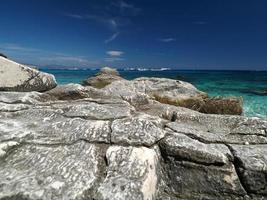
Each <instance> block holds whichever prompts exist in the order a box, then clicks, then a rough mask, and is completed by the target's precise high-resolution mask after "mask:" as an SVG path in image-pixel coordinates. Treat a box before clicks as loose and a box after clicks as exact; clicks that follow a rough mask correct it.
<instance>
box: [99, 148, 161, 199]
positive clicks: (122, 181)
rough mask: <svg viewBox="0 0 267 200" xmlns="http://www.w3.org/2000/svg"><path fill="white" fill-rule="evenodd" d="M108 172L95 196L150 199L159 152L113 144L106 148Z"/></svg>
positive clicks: (155, 191)
mask: <svg viewBox="0 0 267 200" xmlns="http://www.w3.org/2000/svg"><path fill="white" fill-rule="evenodd" d="M106 156H107V161H108V168H107V175H106V177H105V180H104V182H103V183H102V184H101V186H100V187H99V189H98V198H97V199H105V200H106V199H110V200H112V199H114V200H124V199H128V200H134V199H140V200H142V199H143V200H152V199H155V198H156V194H157V184H158V181H159V178H160V177H158V165H159V162H158V155H157V153H156V151H154V150H153V149H148V148H146V147H139V148H137V147H120V146H112V147H109V149H108V150H107V155H106Z"/></svg>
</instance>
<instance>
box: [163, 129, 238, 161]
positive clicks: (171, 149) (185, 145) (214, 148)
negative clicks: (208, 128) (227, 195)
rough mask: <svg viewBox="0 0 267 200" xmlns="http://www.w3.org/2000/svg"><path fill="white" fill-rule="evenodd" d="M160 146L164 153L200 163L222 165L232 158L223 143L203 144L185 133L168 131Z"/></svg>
mask: <svg viewBox="0 0 267 200" xmlns="http://www.w3.org/2000/svg"><path fill="white" fill-rule="evenodd" d="M160 147H161V148H162V149H163V151H164V153H165V154H166V155H169V156H172V157H175V158H179V159H183V160H187V161H191V162H195V163H200V164H213V165H224V164H228V163H229V159H231V160H233V157H232V154H231V152H230V151H229V149H228V148H227V146H225V145H223V144H205V143H202V142H199V141H198V140H195V139H192V138H190V137H188V136H186V135H183V134H180V133H175V132H171V131H169V132H168V135H167V136H166V137H165V138H164V139H163V140H161V142H160Z"/></svg>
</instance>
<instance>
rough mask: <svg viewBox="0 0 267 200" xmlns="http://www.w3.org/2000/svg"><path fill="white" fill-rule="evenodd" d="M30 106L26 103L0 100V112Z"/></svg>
mask: <svg viewBox="0 0 267 200" xmlns="http://www.w3.org/2000/svg"><path fill="white" fill-rule="evenodd" d="M29 108H30V106H28V105H25V104H7V103H1V102H0V112H15V111H19V110H27V109H29Z"/></svg>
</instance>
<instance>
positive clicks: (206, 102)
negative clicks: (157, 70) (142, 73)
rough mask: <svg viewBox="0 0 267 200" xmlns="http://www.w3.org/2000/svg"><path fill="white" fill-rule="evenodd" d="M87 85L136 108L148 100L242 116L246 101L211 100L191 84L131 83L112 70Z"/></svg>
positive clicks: (168, 81)
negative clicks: (125, 101) (117, 97)
mask: <svg viewBox="0 0 267 200" xmlns="http://www.w3.org/2000/svg"><path fill="white" fill-rule="evenodd" d="M83 85H85V86H92V87H95V88H101V89H102V91H103V92H104V93H106V94H107V95H109V96H110V95H112V96H119V97H121V98H123V99H124V100H127V101H128V102H131V104H133V105H138V104H147V103H148V99H155V100H156V101H159V102H160V103H164V104H170V105H174V106H180V107H185V108H189V109H192V110H196V111H199V112H202V113H207V114H228V115H241V114H242V112H243V99H242V98H239V97H209V96H208V95H207V94H206V93H204V92H202V91H199V90H198V89H197V88H196V87H194V86H193V85H192V84H190V83H187V82H184V81H179V80H173V79H167V78H144V77H142V78H137V79H134V80H131V81H128V80H125V79H123V78H121V77H120V76H119V73H118V71H117V70H116V69H112V68H102V69H101V70H100V72H99V73H98V74H97V75H96V76H95V77H91V78H89V79H87V80H86V81H84V82H83Z"/></svg>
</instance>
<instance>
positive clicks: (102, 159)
mask: <svg viewBox="0 0 267 200" xmlns="http://www.w3.org/2000/svg"><path fill="white" fill-rule="evenodd" d="M151 82H154V83H153V84H152V85H151ZM164 84H165V83H164V81H163V80H160V79H137V80H135V81H133V82H130V81H118V82H113V83H112V84H111V85H109V86H107V87H105V88H104V89H101V90H98V89H95V88H92V87H83V86H81V85H77V84H70V85H66V86H61V87H57V88H55V89H53V90H50V91H48V92H46V93H38V92H23V93H22V92H0V199H29V200H37V199H38V200H39V199H44V200H47V199H48V200H50V199H51V200H52V199H53V200H54V199H65V200H69V199H84V200H88V199H97V200H106V199H110V200H124V199H132V200H135V199H137V200H142V199H143V200H163V199H164V200H165V199H170V200H172V199H184V200H194V199H195V200H198V199H208V200H213V199H221V200H224V199H229V200H236V199H240V200H241V199H242V200H248V199H266V198H267V190H266V188H267V178H266V177H267V167H266V166H267V157H266V155H267V121H266V120H264V119H257V118H246V117H241V116H228V115H211V114H202V113H199V112H197V111H193V110H190V109H187V108H182V107H177V106H173V105H167V104H162V103H159V102H158V101H154V100H151V98H150V94H151V93H154V92H155V91H157V92H158V91H159V88H161V87H162V88H164V87H163V86H164ZM173 84H174V86H173V87H174V88H176V87H177V85H176V84H178V85H180V86H181V87H180V92H177V90H174V91H172V90H170V91H168V90H167V89H165V90H164V89H163V90H162V93H163V94H165V95H168V94H169V95H170V96H175V95H180V97H188V96H189V97H190V96H195V95H202V93H201V92H199V91H198V90H197V89H195V88H194V87H193V86H191V85H188V84H186V83H183V82H181V83H180V82H179V83H178V82H177V83H176V82H173ZM115 86H116V87H115ZM148 88H150V89H148Z"/></svg>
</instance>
